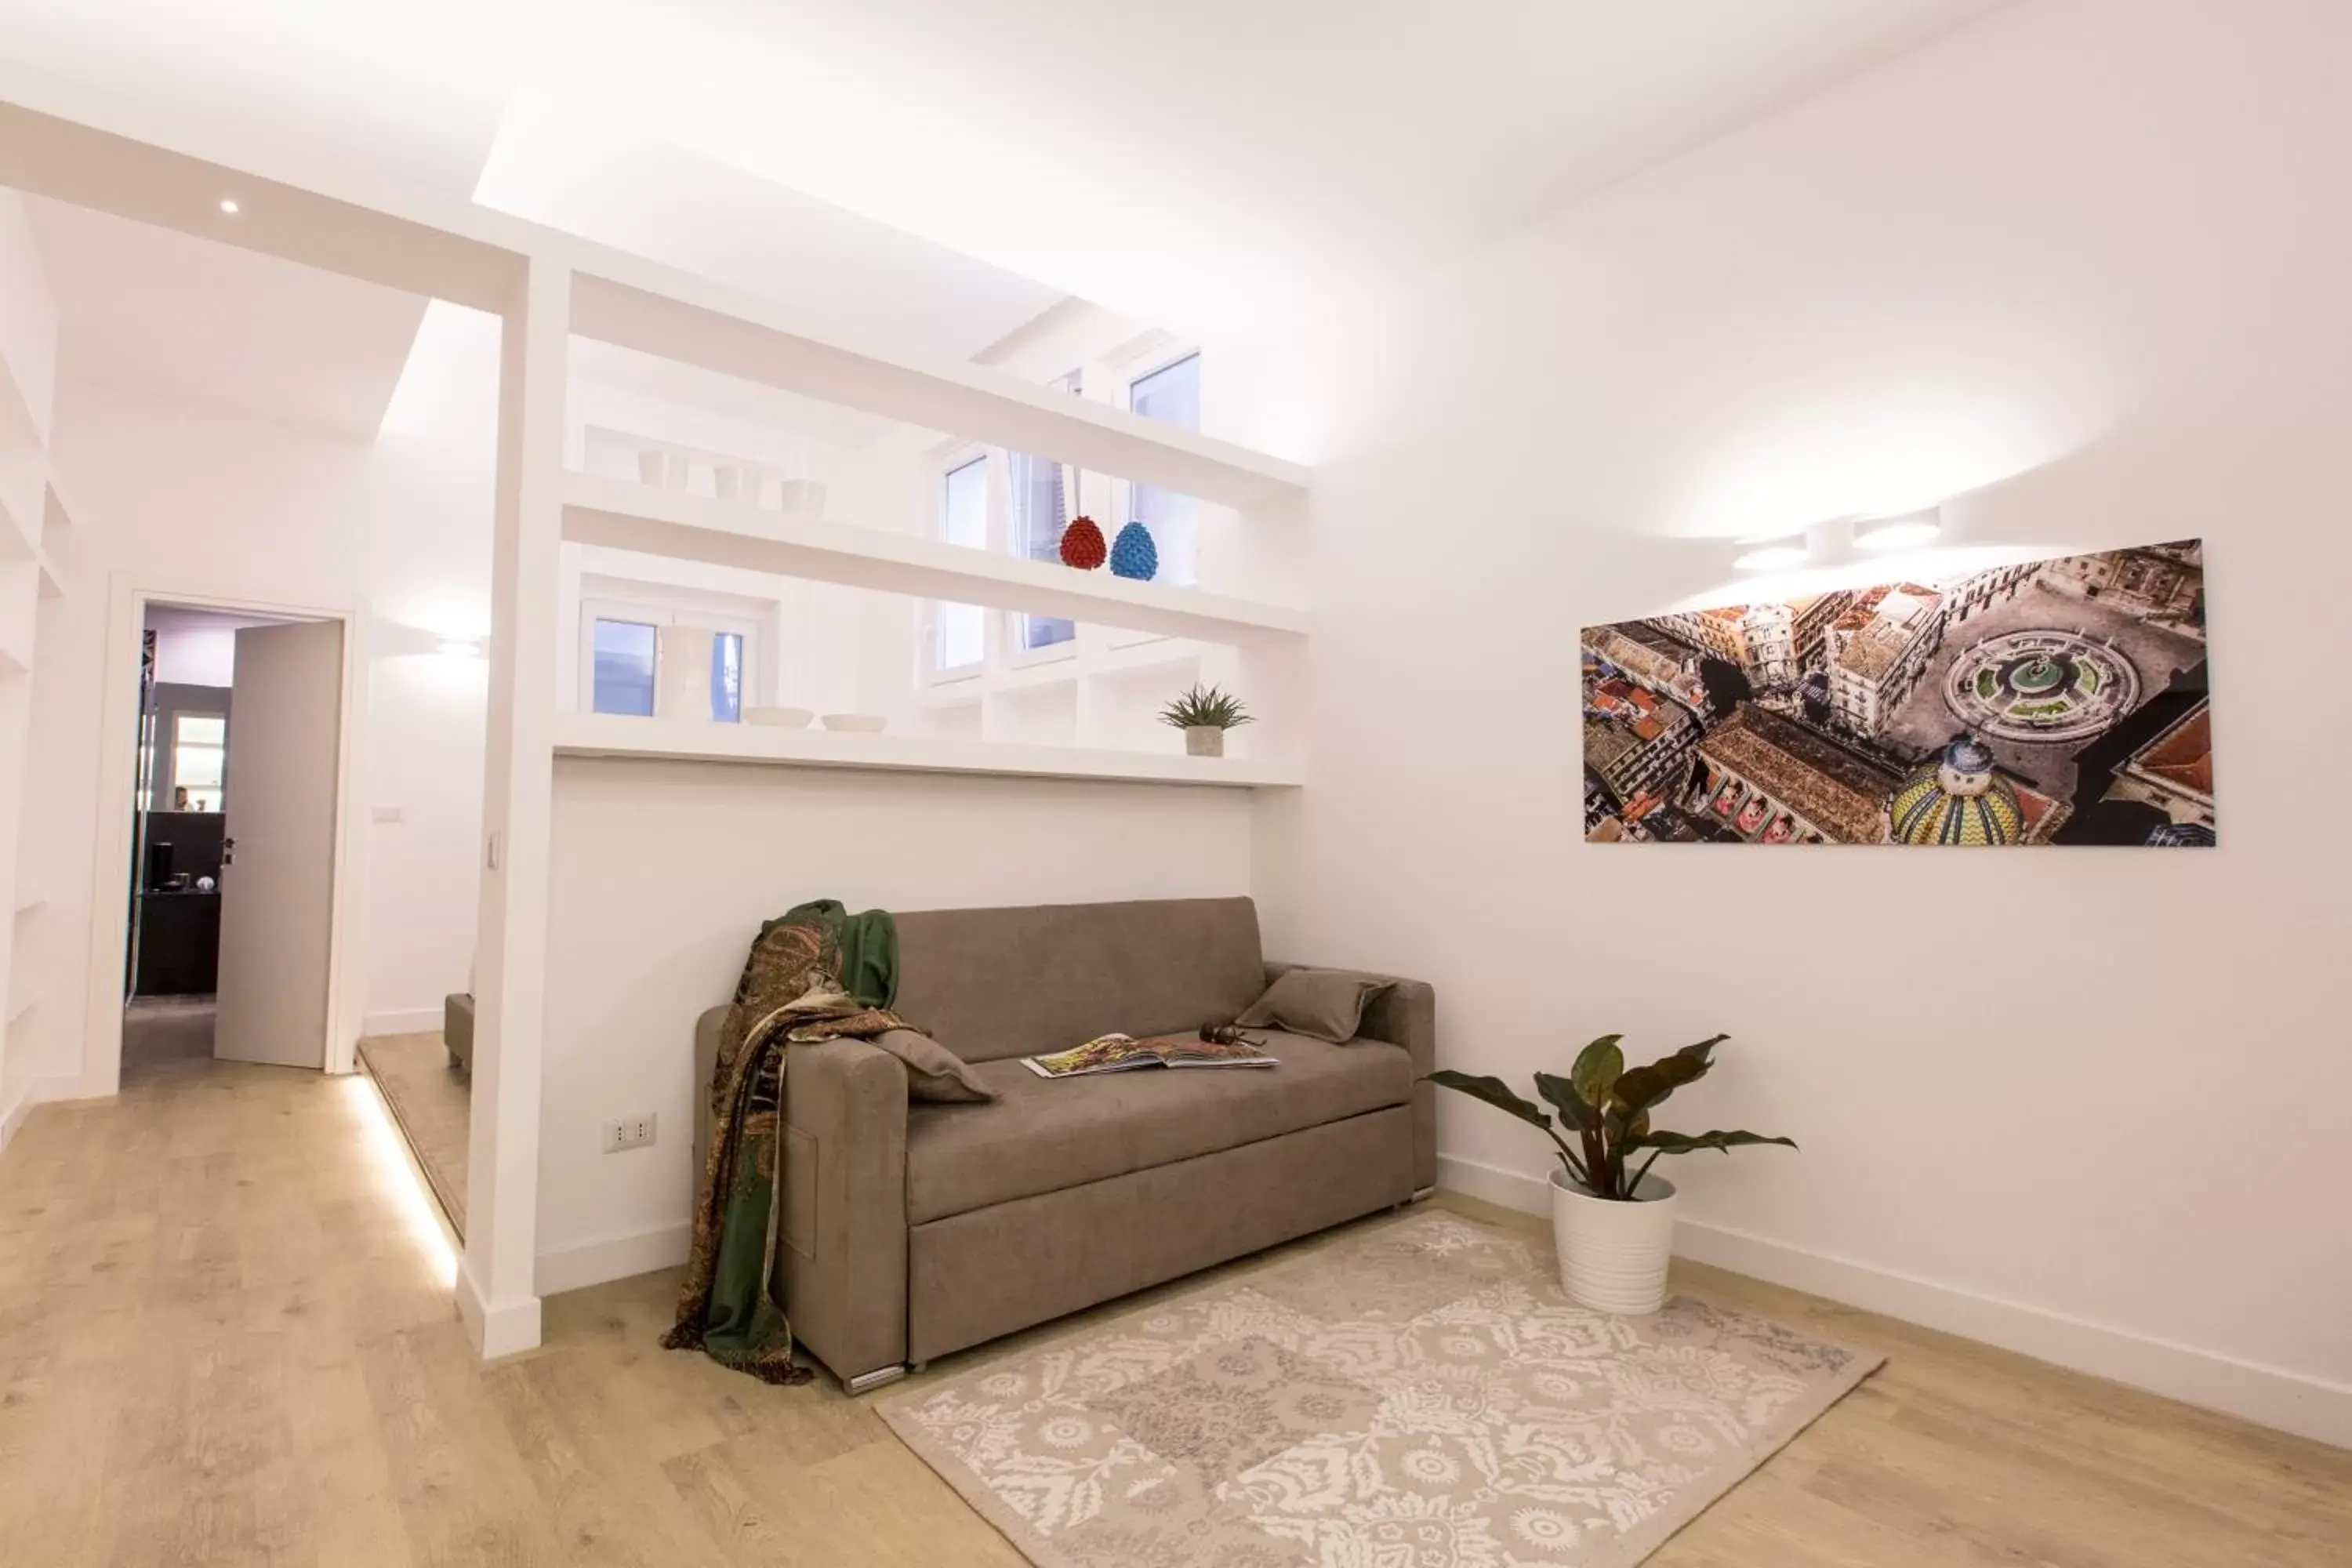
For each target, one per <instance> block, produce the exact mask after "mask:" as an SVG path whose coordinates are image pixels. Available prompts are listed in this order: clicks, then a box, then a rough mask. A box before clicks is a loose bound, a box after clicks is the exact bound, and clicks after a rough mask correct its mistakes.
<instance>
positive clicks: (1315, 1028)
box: [1234, 967, 1396, 1046]
mask: <svg viewBox="0 0 2352 1568" xmlns="http://www.w3.org/2000/svg"><path fill="white" fill-rule="evenodd" d="M1395 984H1396V982H1395V981H1393V980H1391V979H1389V978H1388V977H1386V976H1385V975H1380V974H1360V973H1356V972H1355V971H1354V970H1352V969H1307V968H1304V967H1301V968H1297V969H1286V970H1284V971H1283V972H1282V973H1280V974H1278V975H1276V976H1275V981H1274V984H1272V985H1269V986H1267V987H1266V991H1265V995H1263V996H1261V997H1259V998H1258V999H1257V1000H1256V1001H1255V1002H1253V1003H1251V1004H1250V1005H1249V1006H1248V1008H1247V1009H1245V1010H1244V1012H1243V1014H1242V1016H1240V1017H1238V1018H1235V1019H1234V1023H1235V1024H1236V1025H1238V1026H1241V1027H1243V1028H1244V1029H1288V1030H1289V1031H1290V1032H1291V1033H1293V1034H1295V1035H1307V1036H1309V1037H1313V1038H1315V1039H1318V1040H1328V1041H1330V1042H1331V1043H1332V1044H1333V1045H1335V1046H1341V1045H1345V1044H1347V1043H1348V1042H1349V1040H1352V1039H1354V1038H1355V1037H1356V1031H1357V1030H1359V1029H1360V1028H1361V1027H1363V1022H1364V1005H1365V1004H1366V1003H1368V1002H1370V1000H1371V999H1372V998H1373V997H1375V996H1378V995H1379V994H1381V992H1383V991H1387V990H1389V989H1391V987H1393V986H1394V985H1395Z"/></svg>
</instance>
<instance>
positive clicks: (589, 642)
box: [580, 590, 759, 724]
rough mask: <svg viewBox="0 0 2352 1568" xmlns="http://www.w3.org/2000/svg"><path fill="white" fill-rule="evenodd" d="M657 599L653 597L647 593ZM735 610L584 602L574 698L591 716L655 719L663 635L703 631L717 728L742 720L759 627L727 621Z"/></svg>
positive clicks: (742, 620)
mask: <svg viewBox="0 0 2352 1568" xmlns="http://www.w3.org/2000/svg"><path fill="white" fill-rule="evenodd" d="M652 592H656V593H657V592H659V590H652ZM735 607H736V606H735V605H734V604H732V603H731V602H730V603H729V604H727V605H724V606H713V607H711V608H709V609H703V608H699V607H696V606H694V605H685V604H679V605H660V604H636V603H628V602H622V601H615V600H606V599H589V600H585V601H583V603H582V605H581V606H580V631H581V638H580V640H581V664H582V668H581V672H580V685H581V692H580V699H581V701H582V703H583V705H584V706H585V707H586V708H587V709H588V710H589V711H590V712H592V713H624V714H629V715H632V716H634V717H636V718H650V717H652V716H653V712H654V708H655V704H656V696H655V692H656V681H657V677H658V673H659V668H660V663H661V628H662V627H664V626H703V627H708V628H709V631H710V633H711V643H710V713H711V717H712V718H714V719H716V720H718V721H719V722H720V723H722V724H735V723H740V722H741V721H742V718H743V707H744V704H745V703H747V702H754V701H757V700H758V699H757V698H756V697H754V696H753V695H752V694H751V689H750V687H751V672H752V670H753V669H755V668H757V665H758V657H759V654H758V650H759V627H758V624H757V623H756V622H755V621H753V620H751V619H750V618H748V617H746V616H740V615H732V614H729V613H728V612H729V611H730V610H732V609H734V608H735Z"/></svg>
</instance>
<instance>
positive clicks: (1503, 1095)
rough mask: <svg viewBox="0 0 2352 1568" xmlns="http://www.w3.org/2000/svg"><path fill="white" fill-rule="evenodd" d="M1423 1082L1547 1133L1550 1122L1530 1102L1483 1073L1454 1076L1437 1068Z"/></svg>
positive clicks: (1445, 1070) (1464, 1073) (1462, 1073)
mask: <svg viewBox="0 0 2352 1568" xmlns="http://www.w3.org/2000/svg"><path fill="white" fill-rule="evenodd" d="M1423 1081H1424V1082H1427V1083H1433V1084H1435V1085H1437V1086H1438V1087H1439V1088H1440V1089H1453V1090H1454V1091H1456V1092H1457V1093H1461V1094H1466V1095H1468V1096H1469V1097H1470V1098H1471V1099H1473V1100H1484V1101H1485V1102H1486V1104H1488V1105H1491V1106H1493V1107H1494V1108H1495V1109H1496V1110H1507V1111H1508V1112H1510V1113H1511V1114H1512V1115H1513V1116H1516V1117H1517V1118H1518V1119H1519V1120H1520V1121H1525V1122H1528V1123H1531V1124H1532V1125H1534V1126H1537V1127H1540V1128H1542V1129H1543V1130H1544V1131H1547V1132H1549V1131H1551V1118H1550V1117H1549V1116H1546V1115H1545V1114H1544V1112H1543V1108H1542V1107H1541V1106H1539V1105H1538V1104H1537V1103H1536V1102H1535V1101H1534V1100H1526V1099H1522V1098H1521V1097H1520V1096H1519V1094H1518V1093H1517V1091H1516V1090H1514V1089H1512V1088H1511V1086H1510V1085H1509V1084H1507V1083H1505V1082H1504V1081H1503V1080H1502V1079H1498V1078H1494V1077H1491V1076H1489V1075H1487V1074H1484V1073H1466V1072H1455V1071H1454V1069H1453V1068H1438V1069H1437V1070H1436V1071H1435V1072H1433V1073H1431V1074H1429V1075H1428V1077H1427V1078H1426V1079H1423Z"/></svg>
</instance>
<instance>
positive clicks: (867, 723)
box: [824, 713, 890, 735]
mask: <svg viewBox="0 0 2352 1568" xmlns="http://www.w3.org/2000/svg"><path fill="white" fill-rule="evenodd" d="M888 722H890V721H889V720H888V719H887V718H885V717H883V716H882V715H881V714H879V713H828V714H826V715H825V716H824V727H825V728H826V729H828V730H856V731H859V732H861V733H864V734H869V735H870V734H872V733H873V732H874V731H877V730H879V729H881V728H882V727H883V726H884V725H885V724H887V723H888Z"/></svg>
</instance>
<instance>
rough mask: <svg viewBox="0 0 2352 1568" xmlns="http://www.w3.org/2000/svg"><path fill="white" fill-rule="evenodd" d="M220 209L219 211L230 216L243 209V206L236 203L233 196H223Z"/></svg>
mask: <svg viewBox="0 0 2352 1568" xmlns="http://www.w3.org/2000/svg"><path fill="white" fill-rule="evenodd" d="M220 209H221V211H223V212H225V213H226V214H228V216H231V217H235V216H236V215H237V214H239V213H241V212H243V211H244V210H245V209H244V208H243V207H241V206H239V205H237V202H236V197H235V196H223V197H222V198H221V203H220Z"/></svg>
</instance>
